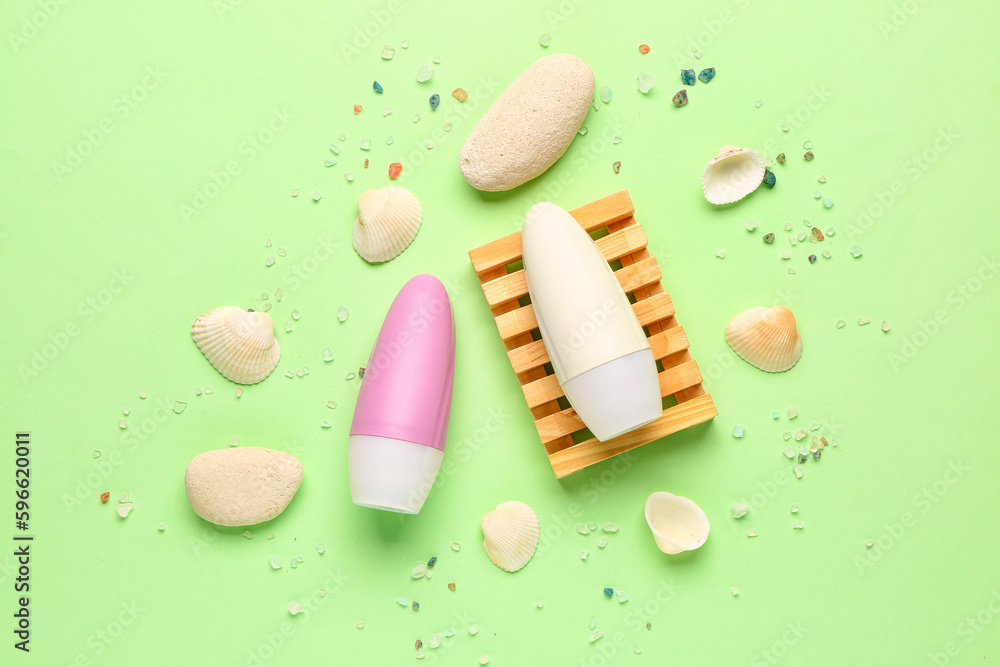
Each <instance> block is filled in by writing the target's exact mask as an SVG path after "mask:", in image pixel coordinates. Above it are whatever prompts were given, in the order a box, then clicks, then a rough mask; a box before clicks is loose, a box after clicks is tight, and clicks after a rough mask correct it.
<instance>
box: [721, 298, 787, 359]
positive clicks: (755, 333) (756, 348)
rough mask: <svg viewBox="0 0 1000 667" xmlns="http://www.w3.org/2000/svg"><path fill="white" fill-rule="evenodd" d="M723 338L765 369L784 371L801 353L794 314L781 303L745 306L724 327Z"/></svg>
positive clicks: (744, 356)
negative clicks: (780, 304)
mask: <svg viewBox="0 0 1000 667" xmlns="http://www.w3.org/2000/svg"><path fill="white" fill-rule="evenodd" d="M726 342H728V343H729V346H730V347H732V348H733V350H734V351H735V352H736V354H738V355H740V357H741V358H742V359H743V360H744V361H746V362H747V363H749V364H751V365H753V366H756V367H757V368H759V369H761V370H762V371H767V372H768V373H780V372H782V371H787V370H788V369H789V368H791V367H792V366H794V365H795V362H797V361H798V360H799V357H800V356H802V337H801V336H800V335H799V331H798V329H797V328H796V326H795V316H794V315H792V311H790V310H788V309H787V308H785V307H784V306H775V307H774V308H763V307H760V306H758V307H756V308H750V309H748V310H744V311H743V312H742V313H740V314H739V315H737V316H736V317H734V318H733V319H732V320H730V322H729V325H728V326H727V327H726Z"/></svg>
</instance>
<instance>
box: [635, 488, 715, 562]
mask: <svg viewBox="0 0 1000 667" xmlns="http://www.w3.org/2000/svg"><path fill="white" fill-rule="evenodd" d="M646 523H648V524H649V529H650V530H651V531H653V539H654V540H656V546H658V547H659V548H660V551H662V552H663V553H665V554H679V553H680V552H682V551H691V550H693V549H697V548H698V547H700V546H701V545H703V544H704V543H705V540H707V539H708V530H709V525H708V517H707V516H705V513H704V512H703V511H702V509H701V508H700V507H698V506H697V505H696V504H695V503H694V501H692V500H690V499H688V498H685V497H684V496H675V495H674V494H672V493H666V492H665V491H657V492H656V493H652V494H650V496H649V498H647V499H646Z"/></svg>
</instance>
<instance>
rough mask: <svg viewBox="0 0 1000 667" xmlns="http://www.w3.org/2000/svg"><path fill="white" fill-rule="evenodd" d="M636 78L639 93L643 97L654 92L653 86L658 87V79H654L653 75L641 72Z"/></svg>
mask: <svg viewBox="0 0 1000 667" xmlns="http://www.w3.org/2000/svg"><path fill="white" fill-rule="evenodd" d="M635 78H636V83H637V86H638V88H639V92H640V93H642V94H643V95H645V94H646V93H648V92H649V91H650V90H652V89H653V86H654V85H656V79H654V78H653V77H652V76H651V75H649V74H646V73H645V72H639V74H638V76H636V77H635Z"/></svg>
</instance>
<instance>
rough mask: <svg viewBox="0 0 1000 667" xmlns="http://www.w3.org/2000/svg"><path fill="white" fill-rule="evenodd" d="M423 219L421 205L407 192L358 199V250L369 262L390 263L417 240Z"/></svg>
mask: <svg viewBox="0 0 1000 667" xmlns="http://www.w3.org/2000/svg"><path fill="white" fill-rule="evenodd" d="M422 219H423V211H422V209H421V207H420V202H419V201H417V198H416V196H414V194H413V193H412V192H410V191H409V190H407V189H406V188H401V187H399V186H398V185H389V186H387V187H384V188H381V189H379V190H368V191H367V192H364V193H362V194H361V196H360V197H358V217H357V218H355V219H354V237H353V242H354V249H355V250H357V251H358V254H359V255H361V257H363V258H364V259H365V260H366V261H368V262H387V261H389V260H390V259H392V258H393V257H396V256H397V255H399V254H400V253H401V252H403V251H404V250H406V248H407V247H408V246H409V245H410V243H411V242H412V241H413V239H414V238H416V236H417V232H418V231H419V230H420V222H421V220H422Z"/></svg>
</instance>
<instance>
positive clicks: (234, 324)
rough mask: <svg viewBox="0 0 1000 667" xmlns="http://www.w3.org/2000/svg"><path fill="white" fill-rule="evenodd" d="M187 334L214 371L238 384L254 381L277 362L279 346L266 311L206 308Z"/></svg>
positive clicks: (269, 370)
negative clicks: (189, 333)
mask: <svg viewBox="0 0 1000 667" xmlns="http://www.w3.org/2000/svg"><path fill="white" fill-rule="evenodd" d="M191 337H192V338H194V342H195V343H196V344H197V345H198V349H200V350H201V351H202V353H204V355H205V358H207V359H208V360H209V361H210V362H211V363H212V365H213V366H215V370H217V371H219V372H220V373H222V374H223V375H224V376H226V378H227V379H229V380H232V381H233V382H236V383H238V384H255V383H257V382H260V381H261V380H263V379H264V378H266V377H267V376H268V375H269V374H270V373H271V371H273V370H274V367H275V366H277V365H278V358H279V357H280V356H281V346H280V345H279V344H278V341H277V339H275V337H274V321H273V320H272V319H271V316H270V315H268V314H267V313H261V312H257V311H253V310H251V311H246V310H243V309H242V308H237V307H236V306H222V307H220V308H215V309H214V310H210V311H208V312H207V313H205V314H204V315H202V316H201V317H199V318H198V319H197V320H195V322H194V324H193V325H192V326H191Z"/></svg>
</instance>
